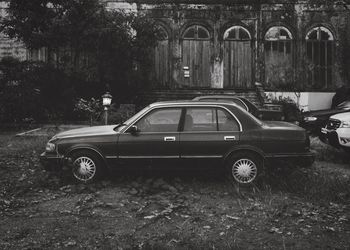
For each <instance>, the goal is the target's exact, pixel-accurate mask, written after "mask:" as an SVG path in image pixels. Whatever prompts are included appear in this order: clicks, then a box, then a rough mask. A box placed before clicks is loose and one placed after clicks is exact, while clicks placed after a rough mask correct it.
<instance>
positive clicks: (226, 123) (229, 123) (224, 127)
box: [217, 109, 239, 131]
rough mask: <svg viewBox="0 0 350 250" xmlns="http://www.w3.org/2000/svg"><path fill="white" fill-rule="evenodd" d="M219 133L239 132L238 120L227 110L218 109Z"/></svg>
mask: <svg viewBox="0 0 350 250" xmlns="http://www.w3.org/2000/svg"><path fill="white" fill-rule="evenodd" d="M217 112H218V128H219V131H239V124H238V122H237V121H236V119H235V118H234V117H233V116H232V115H231V114H229V113H228V112H227V111H226V110H223V109H218V110H217Z"/></svg>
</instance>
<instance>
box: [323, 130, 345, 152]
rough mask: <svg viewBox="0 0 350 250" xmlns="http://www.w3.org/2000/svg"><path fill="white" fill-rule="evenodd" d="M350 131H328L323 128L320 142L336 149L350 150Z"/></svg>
mask: <svg viewBox="0 0 350 250" xmlns="http://www.w3.org/2000/svg"><path fill="white" fill-rule="evenodd" d="M349 131H350V129H344V128H339V129H337V130H328V129H326V128H322V130H321V134H320V136H319V138H320V140H321V141H323V142H324V143H326V144H329V145H331V146H333V147H336V148H340V147H343V148H350V143H349V142H348V141H349V140H350V133H349Z"/></svg>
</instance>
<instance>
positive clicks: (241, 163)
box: [227, 152, 263, 185]
mask: <svg viewBox="0 0 350 250" xmlns="http://www.w3.org/2000/svg"><path fill="white" fill-rule="evenodd" d="M262 165H263V164H262V159H261V158H260V157H259V156H258V155H255V154H253V153H250V152H240V153H237V154H235V155H233V156H232V157H231V158H230V160H229V161H228V163H227V169H228V170H229V174H230V177H231V179H232V180H233V181H234V182H235V183H238V184H241V185H250V184H251V183H253V182H255V181H256V180H257V179H258V178H259V177H260V175H261V172H262Z"/></svg>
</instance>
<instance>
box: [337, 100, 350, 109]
mask: <svg viewBox="0 0 350 250" xmlns="http://www.w3.org/2000/svg"><path fill="white" fill-rule="evenodd" d="M337 109H350V101H345V102H342V103H340V104H339V105H338V106H337Z"/></svg>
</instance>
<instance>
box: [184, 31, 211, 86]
mask: <svg viewBox="0 0 350 250" xmlns="http://www.w3.org/2000/svg"><path fill="white" fill-rule="evenodd" d="M210 56H211V43H210V33H209V31H208V30H207V29H206V28H205V27H204V26H201V25H192V26H190V27H188V28H187V29H186V30H185V31H184V32H183V36H182V66H183V74H182V77H183V84H184V85H187V86H189V87H210V80H211V79H210V78H211V77H210Z"/></svg>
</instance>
